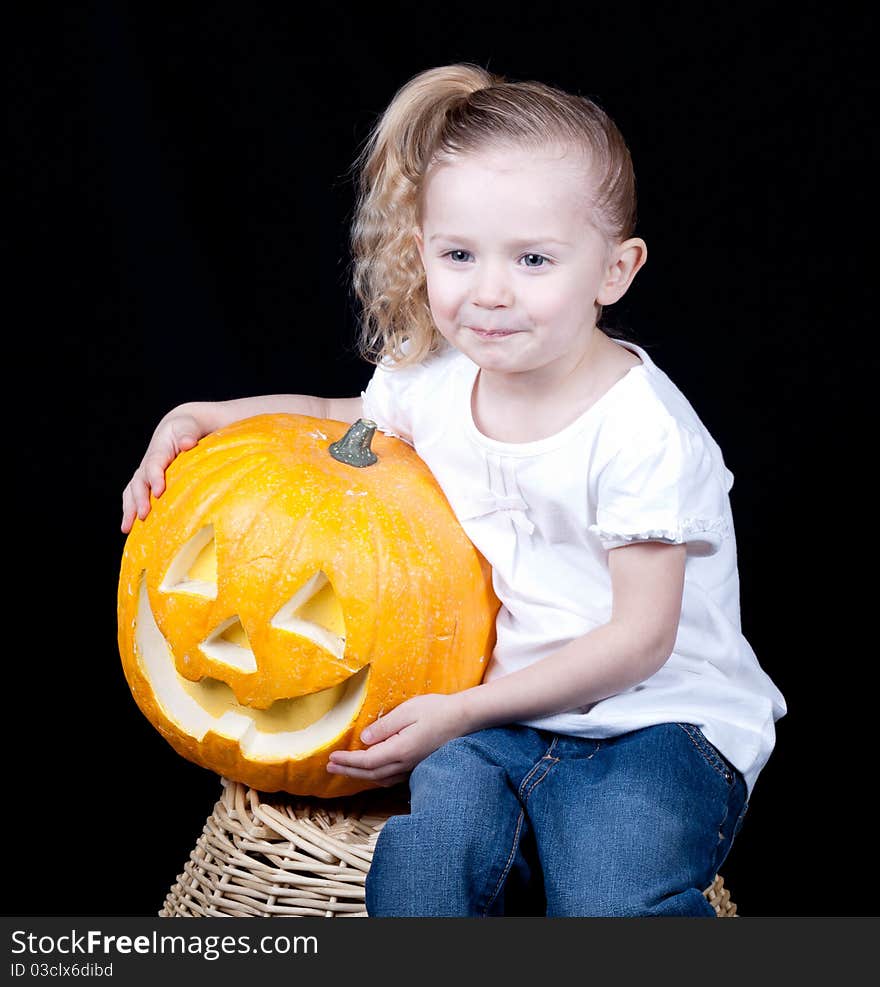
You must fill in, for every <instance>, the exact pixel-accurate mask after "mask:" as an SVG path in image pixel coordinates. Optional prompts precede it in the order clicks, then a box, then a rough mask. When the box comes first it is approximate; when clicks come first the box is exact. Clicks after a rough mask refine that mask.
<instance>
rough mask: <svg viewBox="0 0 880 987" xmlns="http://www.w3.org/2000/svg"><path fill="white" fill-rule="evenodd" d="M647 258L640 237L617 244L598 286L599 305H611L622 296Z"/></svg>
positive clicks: (643, 243)
mask: <svg viewBox="0 0 880 987" xmlns="http://www.w3.org/2000/svg"><path fill="white" fill-rule="evenodd" d="M647 259H648V245H647V244H646V243H645V241H644V240H643V239H642V238H641V237H637V236H634V237H630V239H629V240H624V241H623V243H619V244H617V246H615V247H614V249H613V250H612V252H611V257H610V259H609V262H608V269H607V272H606V278H605V281H604V282H603V283H602V285H601V287H600V288H599V294H598V296H597V298H596V301H597V302H598V303H599V304H600V305H613V304H614V302H616V301H618V299H620V298H623V296H624V295H625V294H626V290H627V288H629V286H630V285H631V284H632V281H633V278H634V277H635V276H636V274H638V272H639V270H640V269H641V267H642V265H643V264H644V263H645V261H646V260H647Z"/></svg>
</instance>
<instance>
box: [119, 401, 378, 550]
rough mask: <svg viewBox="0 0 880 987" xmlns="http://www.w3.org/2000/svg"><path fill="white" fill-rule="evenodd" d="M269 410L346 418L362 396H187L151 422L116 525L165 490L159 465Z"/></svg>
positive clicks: (125, 526) (358, 410)
mask: <svg viewBox="0 0 880 987" xmlns="http://www.w3.org/2000/svg"><path fill="white" fill-rule="evenodd" d="M274 412H279V413H286V414H290V415H310V416H311V417H313V418H329V419H332V420H334V421H342V422H348V423H352V422H355V421H357V420H358V418H360V417H361V415H362V414H363V401H362V400H361V398H359V397H357V398H318V397H312V396H311V395H308V394H264V395H261V396H258V397H249V398H236V399H234V400H232V401H192V402H189V403H188V404H181V405H178V406H177V407H176V408H172V409H171V411H169V412H168V414H167V415H165V417H164V418H162V420H161V421H160V422H159V424H158V425H157V426H156V429H155V431H154V432H153V437H152V438H151V439H150V444H149V445H148V446H147V451H146V452H145V453H144V458H143V459H142V460H141V463H140V466H138V468H137V469H136V470H135V471H134V475H133V476H132V478H131V480H129V482H128V485H127V486H126V488H125V490H124V491H123V493H122V530H123V531H124V532H128V531H130V530H131V526H132V525H133V524H134V519H135V516H137V517H139V518H140V519H141V520H142V521H143V519H144V518H145V517H146V516H147V515H148V514H149V513H150V494H151V493H152V495H153V496H154V497H158V496H159V495H160V494H161V493H162V491H163V490H164V489H165V470H166V469H168V465H169V463H171V462H172V460H173V459H174V458H175V457H176V456H179V455H180V453H181V452H184V451H185V450H187V449H192V447H193V446H194V445H195V444H196V443H197V442H198V441H199V439H201V438H202V437H203V436H205V435H207V434H208V433H209V432H215V431H216V430H217V429H218V428H222V427H223V426H224V425H231V424H232V423H233V422H237V421H241V420H242V419H243V418H252V417H253V416H254V415H263V414H271V413H274Z"/></svg>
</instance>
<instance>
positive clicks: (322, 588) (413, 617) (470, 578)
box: [118, 415, 498, 797]
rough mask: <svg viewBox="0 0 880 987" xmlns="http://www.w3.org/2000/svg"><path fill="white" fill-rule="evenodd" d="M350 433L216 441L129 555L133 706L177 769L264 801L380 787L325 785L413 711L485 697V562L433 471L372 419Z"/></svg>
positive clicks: (247, 435)
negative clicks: (336, 767)
mask: <svg viewBox="0 0 880 987" xmlns="http://www.w3.org/2000/svg"><path fill="white" fill-rule="evenodd" d="M346 428H347V426H345V425H344V424H342V423H340V422H333V421H324V420H322V419H317V418H309V417H305V416H299V415H260V416H258V417H255V418H251V419H248V420H246V421H242V422H239V423H237V424H235V425H232V426H229V427H227V428H224V429H221V430H219V431H217V432H215V433H213V434H212V435H210V436H208V437H207V438H205V439H203V440H202V441H201V442H200V443H199V445H198V446H196V447H195V448H194V449H192V450H191V451H189V452H185V453H183V454H182V455H181V456H179V457H178V458H177V459H176V460H175V461H174V462H173V463H172V464H171V466H170V467H169V469H168V471H167V474H166V483H167V486H166V490H165V492H164V493H163V494H162V496H161V497H159V498H158V499H157V500H155V501H154V502H153V504H152V509H151V511H150V513H149V515H148V516H147V518H146V520H145V521H143V522H141V521H135V524H134V526H133V528H132V530H131V533H130V534H129V536H128V539H127V541H126V545H125V550H124V552H123V558H122V567H121V573H120V580H119V598H118V619H119V650H120V655H121V657H122V664H123V668H124V671H125V677H126V680H127V681H128V684H129V686H130V688H131V691H132V693H133V695H134V698H135V701H136V702H137V704H138V706H139V707H140V709H141V711H142V712H143V713H144V714H145V716H146V717H147V718H148V719H149V721H150V722H151V723H152V724H153V725H154V726H155V727H156V728H157V730H158V731H159V732H160V733H161V734H162V735H163V736H164V737H165V739H166V740H167V741H168V742H169V743H170V744H171V746H172V747H173V748H174V749H175V750H176V751H177V752H178V753H179V754H181V755H183V756H184V757H186V758H188V759H189V760H191V761H194V762H195V763H197V764H200V765H202V766H203V767H206V768H209V769H211V770H213V771H216V772H218V773H220V774H223V775H225V776H226V777H229V778H232V779H234V780H236V781H241V782H243V783H245V784H248V785H251V786H252V787H253V788H256V789H260V790H263V791H278V790H285V791H288V792H292V793H295V794H299V795H317V796H324V797H329V796H338V795H348V794H352V793H354V792H356V791H360V790H362V789H364V788H369V787H371V784H370V783H369V782H365V781H362V780H360V779H353V778H347V777H345V776H342V775H331V774H328V773H327V771H326V770H325V769H326V764H327V759H328V755H329V754H330V752H331V751H332V750H336V749H356V748H358V747H362V746H363V745H362V744H361V742H360V740H359V738H360V733H361V731H362V730H363V729H364V728H365V727H366V726H367V725H368V724H369V723H372V722H373V721H374V720H375V719H376V718H377V717H378V716H380V715H381V714H382V713H384V712H387V711H389V710H391V709H392V708H393V707H394V706H396V705H398V703H400V702H403V701H404V700H405V699H407V698H409V697H411V696H414V695H418V694H420V693H425V692H444V693H451V692H456V691H459V690H460V689H464V688H467V687H469V686H472V685H476V684H477V683H478V682H479V681H480V679H481V678H482V674H483V671H484V669H485V664H486V660H487V658H488V655H489V654H490V652H491V649H492V646H493V643H494V633H495V631H494V622H495V615H496V613H497V610H498V600H497V598H496V597H495V594H494V593H493V591H492V583H491V572H490V569H489V566H488V564H487V563H486V561H485V560H484V559H483V557H482V556H481V555H480V554H479V552H478V551H477V550H476V548H474V546H473V545H472V544H471V542H470V541H469V540H468V538H467V536H466V535H465V534H464V531H463V530H462V528H461V527H460V525H459V523H458V521H457V520H456V518H455V515H454V514H453V513H452V510H451V508H450V507H449V504H448V502H447V501H446V498H445V497H444V495H443V493H442V491H441V490H440V487H439V486H438V485H437V482H436V480H435V479H434V477H433V476H432V475H431V473H430V471H429V470H428V468H427V466H426V465H425V464H424V463H423V462H422V460H421V459H420V458H419V457H418V456H417V455H416V453H415V452H414V451H413V450H412V449H411V448H410V447H409V446H408V445H406V443H404V442H402V441H401V440H399V439H395V438H392V437H390V436H386V435H383V434H381V433H378V434H375V435H374V432H375V425H374V424H373V423H372V422H366V421H364V420H361V421H360V422H358V423H356V424H355V425H354V426H352V427H351V429H349V430H348V432H347V433H346ZM371 440H372V445H373V449H372V450H371V449H370V442H371ZM373 454H375V455H373ZM371 460H373V461H371Z"/></svg>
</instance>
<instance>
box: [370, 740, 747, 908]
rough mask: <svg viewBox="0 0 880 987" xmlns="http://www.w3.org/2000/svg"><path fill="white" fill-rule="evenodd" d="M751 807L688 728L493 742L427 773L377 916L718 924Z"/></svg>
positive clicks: (389, 856)
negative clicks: (726, 878) (658, 918)
mask: <svg viewBox="0 0 880 987" xmlns="http://www.w3.org/2000/svg"><path fill="white" fill-rule="evenodd" d="M747 808H748V802H747V800H746V784H745V781H744V779H743V777H742V775H741V774H740V772H739V771H737V770H736V769H735V768H734V767H733V766H732V765H731V764H729V763H728V762H727V761H726V760H725V759H724V758H723V757H722V755H721V754H720V753H719V751H718V750H717V749H716V748H715V747H714V746H712V744H710V743H709V741H708V740H706V738H705V737H704V736H703V734H702V732H701V731H700V730H699V728H698V727H695V726H692V725H690V724H687V723H661V724H658V725H656V726H650V727H645V728H643V729H640V730H634V731H632V732H630V733H625V734H622V735H620V736H617V737H610V738H607V739H603V740H597V739H585V738H583V737H567V736H560V735H557V734H553V733H549V732H547V731H544V730H535V729H532V728H531V727H524V726H510V727H496V728H492V729H488V730H480V731H478V732H477V733H472V734H467V735H465V736H464V737H458V738H457V739H455V740H452V741H450V742H449V743H447V744H444V745H443V746H442V747H441V748H439V749H438V750H436V751H435V752H434V753H433V754H431V755H430V756H429V757H427V758H425V760H423V761H422V762H421V763H419V764H418V765H417V766H416V768H415V769H414V770H413V772H412V774H411V776H410V813H409V814H408V815H406V814H404V815H399V816H392V817H391V818H390V819H389V820H388V822H387V823H386V824H385V826H384V827H383V829H382V831H381V832H380V834H379V838H378V842H377V844H376V849H375V853H374V855H373V862H372V865H371V867H370V871H369V874H368V875H367V884H366V905H367V913H368V914H369V915H371V916H377V917H378V916H397V917H401V916H492V915H505V914H507V915H509V914H546V915H548V916H646V915H676V916H702V917H706V918H714V917H715V911H714V909H713V908H712V906H711V905H710V904H709V903H708V901H707V900H706V898H705V897H704V895H703V890H704V889H705V888H707V887H708V886H709V885H710V884H711V883H712V881H713V879H714V877H715V875H716V873H717V872H718V869H719V867H720V866H721V864H722V863H723V861H724V859H725V858H726V856H727V854H728V853H729V851H730V848H731V846H732V845H733V840H734V838H735V836H736V834H737V833H738V832H739V829H740V826H741V825H742V822H743V818H744V816H745V813H746V810H747Z"/></svg>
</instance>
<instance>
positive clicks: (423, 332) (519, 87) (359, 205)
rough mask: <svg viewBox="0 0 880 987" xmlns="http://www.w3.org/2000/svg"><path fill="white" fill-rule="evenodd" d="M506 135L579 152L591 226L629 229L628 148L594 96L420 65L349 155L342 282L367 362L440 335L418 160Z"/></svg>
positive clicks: (432, 343) (435, 342) (418, 350)
mask: <svg viewBox="0 0 880 987" xmlns="http://www.w3.org/2000/svg"><path fill="white" fill-rule="evenodd" d="M511 144H514V145H517V146H521V147H526V148H536V149H537V148H544V147H546V146H547V145H548V144H551V145H552V144H556V145H563V146H568V147H574V148H578V149H580V150H581V151H582V152H583V153H584V154H585V156H586V160H587V161H588V162H589V163H590V174H591V176H592V181H593V186H594V187H593V188H592V189H591V193H592V205H593V209H594V215H595V217H596V220H597V223H598V224H599V225H600V226H601V229H602V232H603V233H604V234H605V236H606V237H607V238H608V239H609V240H612V241H616V242H620V241H622V240H624V239H626V238H627V237H629V236H632V235H633V232H634V230H635V222H636V191H635V176H634V174H633V168H632V162H631V159H630V154H629V149H628V148H627V146H626V143H625V141H624V139H623V137H622V135H621V134H620V131H619V130H618V129H617V127H616V126H615V124H614V122H613V121H612V120H611V119H610V117H609V116H608V115H607V114H606V113H605V111H604V110H602V109H601V107H599V106H598V105H597V104H596V103H594V102H593V101H592V100H590V99H587V98H586V97H584V96H576V95H572V94H571V93H567V92H565V91H563V90H561V89H557V88H555V87H553V86H549V85H546V84H544V83H541V82H516V81H509V80H507V79H506V78H504V77H503V76H500V75H496V74H494V73H492V72H489V71H488V70H487V69H484V68H481V67H480V66H479V65H473V64H470V63H459V64H455V65H444V66H440V67H438V68H432V69H427V70H425V71H423V72H420V73H419V74H417V75H415V76H413V77H412V78H411V79H410V80H409V81H408V82H407V83H405V84H404V85H403V86H402V87H401V88H400V89H399V90H398V91H397V93H396V94H395V95H394V98H393V99H392V100H391V102H390V104H389V105H388V107H387V108H386V110H385V111H384V113H383V114H382V115H381V117H380V118H379V120H378V121H377V123H376V124H375V126H374V127H373V129H372V130H371V132H370V134H369V135H368V137H367V138H366V140H365V142H364V145H363V148H362V150H361V151H360V153H359V154H358V156H357V158H356V160H355V162H354V165H353V166H352V169H353V170H354V171H355V172H357V201H356V206H355V212H354V218H353V221H352V227H351V249H352V288H353V291H354V293H355V296H356V297H357V300H358V302H359V303H360V306H361V327H360V334H359V339H358V349H359V351H360V353H361V355H362V356H363V357H364V358H365V359H367V360H368V361H369V362H371V363H378V362H379V361H380V360H382V359H383V358H387V359H388V360H390V361H391V362H392V363H393V364H394V365H395V366H399V367H403V366H406V365H409V364H413V363H419V362H421V361H422V360H423V359H424V358H425V357H426V356H427V355H428V354H429V353H432V352H434V351H436V350H437V349H439V348H440V346H441V344H442V337H441V336H440V333H439V332H438V331H437V328H436V326H435V325H434V320H433V318H432V317H431V311H430V307H429V305H428V293H427V286H426V281H425V273H424V269H423V267H422V262H421V258H420V257H419V253H418V248H417V247H416V242H415V239H414V236H413V230H414V228H416V227H417V226H420V225H421V209H422V192H423V188H424V185H425V177H426V175H427V172H428V169H429V168H430V166H431V165H432V164H433V163H435V162H437V161H440V160H448V159H449V158H452V157H454V156H456V155H461V154H469V153H475V152H478V151H483V150H486V149H488V148H494V147H506V146H510V145H511ZM600 313H601V309H600ZM404 343H408V345H407V347H406V349H405V350H404V345H403V344H404Z"/></svg>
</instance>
